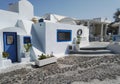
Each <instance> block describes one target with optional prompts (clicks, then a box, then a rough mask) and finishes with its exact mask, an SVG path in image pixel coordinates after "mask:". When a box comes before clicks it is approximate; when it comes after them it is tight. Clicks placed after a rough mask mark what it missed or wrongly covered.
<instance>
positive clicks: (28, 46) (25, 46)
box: [24, 43, 32, 57]
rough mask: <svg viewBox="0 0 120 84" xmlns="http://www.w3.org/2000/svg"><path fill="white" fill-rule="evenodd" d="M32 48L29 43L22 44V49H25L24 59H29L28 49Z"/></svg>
mask: <svg viewBox="0 0 120 84" xmlns="http://www.w3.org/2000/svg"><path fill="white" fill-rule="evenodd" d="M31 47H32V44H31V43H27V44H24V48H25V57H29V55H30V48H31Z"/></svg>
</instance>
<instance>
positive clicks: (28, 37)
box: [23, 36, 31, 44]
mask: <svg viewBox="0 0 120 84" xmlns="http://www.w3.org/2000/svg"><path fill="white" fill-rule="evenodd" d="M25 39H29V42H26V41H25ZM23 43H24V44H27V43H31V37H30V36H24V37H23Z"/></svg>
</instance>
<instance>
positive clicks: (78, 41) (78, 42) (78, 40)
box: [76, 35, 81, 44]
mask: <svg viewBox="0 0 120 84" xmlns="http://www.w3.org/2000/svg"><path fill="white" fill-rule="evenodd" d="M80 41H81V36H80V35H78V36H77V40H76V44H80Z"/></svg>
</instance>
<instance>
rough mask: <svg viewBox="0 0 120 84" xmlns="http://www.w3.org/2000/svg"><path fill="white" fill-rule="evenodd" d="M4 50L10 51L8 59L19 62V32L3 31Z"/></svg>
mask: <svg viewBox="0 0 120 84" xmlns="http://www.w3.org/2000/svg"><path fill="white" fill-rule="evenodd" d="M3 43H4V51H5V52H7V53H9V57H8V59H11V61H12V62H17V33H16V32H3Z"/></svg>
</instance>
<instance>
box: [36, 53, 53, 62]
mask: <svg viewBox="0 0 120 84" xmlns="http://www.w3.org/2000/svg"><path fill="white" fill-rule="evenodd" d="M38 56H39V58H38V60H42V59H47V58H50V57H54V56H53V55H44V54H43V53H42V54H41V55H38Z"/></svg>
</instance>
